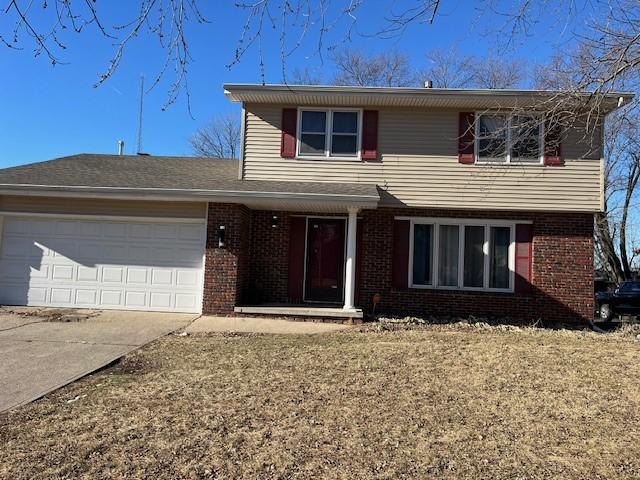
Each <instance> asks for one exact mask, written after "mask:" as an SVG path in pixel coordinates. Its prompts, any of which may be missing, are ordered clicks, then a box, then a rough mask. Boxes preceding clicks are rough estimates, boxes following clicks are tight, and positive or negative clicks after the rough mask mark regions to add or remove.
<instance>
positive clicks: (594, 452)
mask: <svg viewBox="0 0 640 480" xmlns="http://www.w3.org/2000/svg"><path fill="white" fill-rule="evenodd" d="M82 477H84V478H92V479H93V478H96V479H97V478H116V477H118V478H119V477H128V478H131V477H133V478H154V479H156V478H158V479H159V478H162V479H164V478H166V479H174V478H234V479H235V478H250V479H253V478H300V479H311V478H329V479H337V478H344V479H356V478H363V479H365V478H366V479H369V478H388V479H397V478H419V479H424V478H451V479H464V478H469V479H471V478H473V479H478V478H513V479H516V478H517V479H525V478H536V479H539V478H563V479H567V478H568V479H583V478H589V479H596V478H603V479H604V478H607V479H612V478H638V477H640V342H638V341H634V340H633V338H630V339H622V338H620V339H618V338H611V337H604V336H598V335H596V334H592V333H581V332H563V331H541V330H534V329H525V330H521V331H507V330H500V329H496V328H486V329H475V328H471V327H467V328H454V327H429V328H426V329H423V330H418V331H406V332H375V331H370V329H369V331H366V332H360V331H353V332H347V333H335V334H328V335H320V336H256V335H254V336H249V335H243V336H233V335H224V336H223V335H218V336H199V337H198V336H192V337H176V336H172V337H167V338H164V339H161V340H159V341H157V342H155V343H153V344H151V345H150V346H148V347H146V348H144V349H143V350H141V351H139V352H137V353H135V354H132V355H130V356H129V357H128V358H127V359H126V360H125V361H124V362H122V363H121V364H120V365H117V366H116V367H113V368H111V369H109V370H105V371H103V372H100V373H98V374H95V375H92V376H90V377H88V378H85V379H83V380H81V381H79V382H76V383H75V384H73V385H70V386H68V387H66V388H64V389H62V390H59V391H57V392H55V393H53V394H51V395H49V396H48V397H46V398H44V399H42V400H40V401H38V402H35V403H33V404H31V405H28V406H26V407H23V408H20V409H18V410H17V411H15V412H14V413H12V414H10V415H7V416H5V417H0V478H7V479H23V478H24V479H26V478H29V479H32V478H43V479H44V478H46V479H50V478H82Z"/></svg>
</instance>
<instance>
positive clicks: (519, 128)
mask: <svg viewBox="0 0 640 480" xmlns="http://www.w3.org/2000/svg"><path fill="white" fill-rule="evenodd" d="M225 92H226V94H227V96H228V98H229V99H230V100H231V101H234V102H239V103H241V104H242V140H241V147H242V148H241V156H240V160H239V161H238V160H214V159H205V158H189V157H160V156H142V155H139V156H126V155H122V156H118V155H94V154H80V155H75V156H71V157H65V158H59V159H56V160H51V161H48V162H42V163H36V164H31V165H25V166H20V167H14V168H8V169H4V170H0V304H7V305H46V306H61V307H62V306H64V307H84V308H89V307H94V308H114V309H139V310H157V311H187V312H200V311H202V312H205V313H213V314H225V315H226V314H234V313H236V314H274V315H292V316H296V317H301V316H305V315H309V316H313V317H336V318H352V319H354V318H361V317H362V315H363V312H364V314H365V315H366V314H369V313H372V312H374V311H375V312H392V313H396V314H400V315H406V314H415V315H447V316H448V315H456V316H458V315H459V316H467V315H476V316H483V315H493V316H509V317H515V318H525V319H539V318H540V319H545V320H549V321H565V322H574V323H575V322H585V321H587V320H588V319H590V318H591V317H592V315H593V217H594V213H596V212H598V211H600V210H601V209H602V207H603V166H604V160H603V158H602V157H603V154H602V138H601V131H602V128H591V129H588V130H587V129H581V128H579V127H577V126H573V127H571V128H569V129H567V131H560V130H559V129H558V128H548V127H547V125H548V123H547V122H546V119H545V108H546V107H545V106H548V105H549V102H550V101H551V100H552V99H554V98H559V97H558V95H559V94H558V93H557V92H536V91H523V90H516V91H511V90H509V91H506V90H451V89H426V88H361V87H333V86H283V85H226V86H225ZM585 98H587V95H585ZM629 98H630V95H629V94H612V95H610V96H608V97H607V98H606V99H605V101H604V103H603V105H604V107H603V111H602V113H603V114H604V113H607V112H609V111H612V110H614V109H615V108H617V107H618V106H620V105H621V104H622V103H624V102H625V101H627V100H628V99H629ZM516 111H517V112H518V113H517V114H514V112H516ZM576 124H577V125H579V124H580V122H577V123H576Z"/></svg>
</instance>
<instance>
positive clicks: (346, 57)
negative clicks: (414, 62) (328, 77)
mask: <svg viewBox="0 0 640 480" xmlns="http://www.w3.org/2000/svg"><path fill="white" fill-rule="evenodd" d="M331 60H332V61H333V63H334V64H335V68H336V75H335V77H334V78H333V84H334V85H358V86H367V87H409V86H415V85H416V83H417V77H416V75H415V73H414V71H413V69H412V68H411V63H410V62H409V59H408V58H407V56H406V55H404V54H403V53H400V52H397V51H394V52H385V53H379V54H376V55H367V54H365V53H363V52H362V51H359V50H352V49H344V50H339V51H337V52H335V53H334V54H333V55H332V57H331Z"/></svg>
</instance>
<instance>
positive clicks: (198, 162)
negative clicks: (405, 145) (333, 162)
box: [0, 153, 378, 197]
mask: <svg viewBox="0 0 640 480" xmlns="http://www.w3.org/2000/svg"><path fill="white" fill-rule="evenodd" d="M18 185H20V186H25V187H26V186H27V185H30V186H33V185H38V186H51V187H98V188H127V189H155V190H162V189H167V190H194V191H196V190H197V191H230V192H265V193H266V192H268V193H277V192H285V193H301V194H324V195H353V196H372V197H378V192H377V188H376V186H375V185H371V184H356V183H306V182H282V181H264V180H260V181H258V180H238V160H230V159H212V158H202V157H164V156H146V155H104V154H93V153H91V154H88V153H82V154H78V155H72V156H69V157H61V158H57V159H54V160H49V161H46V162H39V163H32V164H29V165H22V166H18V167H11V168H5V169H0V186H12V187H14V186H18Z"/></svg>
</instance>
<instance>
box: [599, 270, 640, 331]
mask: <svg viewBox="0 0 640 480" xmlns="http://www.w3.org/2000/svg"><path fill="white" fill-rule="evenodd" d="M596 307H597V308H598V316H599V317H600V319H601V320H604V321H606V322H608V321H610V320H611V319H612V318H613V317H614V316H617V315H640V281H638V280H635V281H629V282H624V283H622V284H621V285H620V287H618V288H616V289H615V291H613V292H598V293H596Z"/></svg>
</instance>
